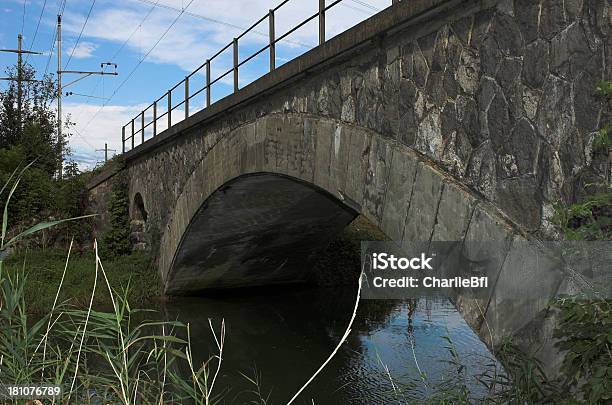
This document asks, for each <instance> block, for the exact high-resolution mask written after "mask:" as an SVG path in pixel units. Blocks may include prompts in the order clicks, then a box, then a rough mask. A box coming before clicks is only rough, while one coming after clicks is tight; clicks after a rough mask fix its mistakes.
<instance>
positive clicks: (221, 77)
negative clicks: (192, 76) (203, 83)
mask: <svg viewBox="0 0 612 405" xmlns="http://www.w3.org/2000/svg"><path fill="white" fill-rule="evenodd" d="M233 71H234V68H231V69H229V70H228V71H227V72H225V73H223V74H222V75H221V76H219V77H217V78H216V79H215V80H213V81H212V82H210V85H211V86H212V85H213V84H215V83H217V82H218V81H219V80H221V79H223V78H224V77H225V76H227V75H229V74H230V73H232V72H233Z"/></svg>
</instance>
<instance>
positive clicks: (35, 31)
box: [26, 0, 47, 63]
mask: <svg viewBox="0 0 612 405" xmlns="http://www.w3.org/2000/svg"><path fill="white" fill-rule="evenodd" d="M45 7H47V0H45V2H44V3H43V6H42V10H41V11H40V16H39V17H38V23H36V29H35V30H34V36H33V37H32V42H30V51H31V50H32V47H33V46H34V41H35V40H36V35H38V28H39V27H40V21H41V20H42V17H43V14H44V12H45ZM29 57H30V55H28V56H26V63H27V62H28V58H29Z"/></svg>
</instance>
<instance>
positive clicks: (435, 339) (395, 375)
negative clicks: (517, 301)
mask: <svg viewBox="0 0 612 405" xmlns="http://www.w3.org/2000/svg"><path fill="white" fill-rule="evenodd" d="M354 294H355V291H354V290H352V289H346V288H334V289H300V290H266V291H259V292H256V293H254V292H248V293H241V294H232V295H225V296H217V297H207V298H202V297H198V298H195V297H191V298H184V299H180V300H176V301H174V302H171V303H168V304H167V305H166V306H165V308H164V311H165V314H166V316H167V317H168V318H170V319H176V318H178V319H179V320H181V321H183V322H185V323H187V322H189V323H190V326H191V338H192V346H193V352H194V357H195V360H196V361H197V362H202V361H205V360H206V359H208V357H209V356H210V355H211V354H212V353H215V344H214V341H213V340H212V337H211V334H210V331H209V329H208V318H211V319H212V320H213V323H215V324H217V325H218V324H220V322H221V320H222V319H225V323H226V343H225V348H224V359H223V365H222V368H221V375H220V376H219V380H218V384H219V385H218V387H217V388H218V390H216V391H217V393H219V392H221V391H222V392H223V395H224V403H227V404H243V403H247V402H249V401H251V400H257V398H256V397H257V395H256V394H255V393H253V390H257V389H259V390H260V392H261V394H262V396H263V397H264V398H266V397H267V396H268V395H269V400H268V402H267V403H268V404H282V403H286V401H287V400H288V399H289V398H291V396H292V395H293V394H294V393H295V392H296V391H297V390H298V389H299V388H300V387H301V386H302V384H303V383H304V382H305V381H306V380H307V379H308V378H309V377H310V376H311V375H312V373H313V372H314V371H315V370H316V369H317V368H318V367H319V365H320V364H321V363H322V362H323V361H324V360H325V359H326V358H327V356H328V355H329V353H330V352H331V351H332V350H333V348H334V347H335V345H336V344H337V342H338V341H339V340H340V337H341V336H342V334H343V333H344V330H345V328H346V325H347V323H348V321H349V318H350V314H351V313H352V309H353V305H354ZM444 336H448V337H449V338H450V340H451V341H452V343H453V345H454V346H455V348H456V350H457V353H458V355H459V356H460V357H461V360H462V362H463V363H464V364H466V366H467V370H468V372H469V373H471V374H477V373H479V372H480V371H481V370H482V369H483V367H484V364H486V363H488V362H489V360H488V359H489V358H490V354H489V353H488V351H487V349H486V347H485V346H484V344H482V342H481V341H480V340H479V339H478V337H477V336H476V335H475V334H474V333H473V332H472V331H471V329H470V328H469V327H468V326H467V324H466V323H465V322H464V321H463V319H462V318H461V316H460V315H459V314H458V313H457V311H456V310H455V309H454V307H453V306H452V304H451V303H450V302H448V301H447V300H446V299H442V298H421V299H419V300H376V301H374V300H371V301H362V302H361V303H360V308H359V311H358V316H357V318H356V320H355V324H354V327H353V332H352V333H351V335H350V336H349V339H348V341H347V343H346V344H345V345H344V346H343V347H342V348H341V350H340V351H339V352H338V355H337V356H336V357H335V358H334V360H333V361H332V362H331V363H330V364H329V365H328V367H327V368H326V369H325V370H324V371H323V372H322V373H321V374H320V375H319V376H318V377H317V379H316V380H315V381H314V382H313V383H312V385H311V386H310V387H309V388H308V389H307V390H306V391H305V392H304V393H303V395H302V396H301V398H300V400H299V401H297V403H300V404H302V403H303V404H312V400H313V399H314V402H315V403H316V404H334V405H337V404H373V403H390V402H396V400H397V399H398V392H400V391H401V392H402V393H405V392H408V391H409V392H410V396H414V395H415V394H416V393H420V394H421V395H427V394H428V390H430V389H431V388H432V387H431V385H432V384H433V383H435V382H436V381H442V380H443V379H444V378H445V376H446V375H448V374H449V373H453V372H455V371H456V370H453V367H452V366H451V365H449V364H448V361H449V360H452V357H451V355H450V351H449V350H448V349H447V348H446V347H447V346H449V343H448V342H447V341H446V340H445V339H444ZM419 370H420V371H419ZM185 372H187V370H185ZM422 374H423V375H426V376H427V379H426V381H427V382H425V381H423V380H422V379H421V375H422ZM245 375H246V376H248V377H249V378H251V379H257V380H258V381H259V387H258V388H257V387H255V386H254V385H253V384H252V383H251V382H249V381H248V380H247V379H246V378H245V377H244V376H245ZM478 389H479V388H478V386H477V384H476V383H475V382H474V383H473V390H478Z"/></svg>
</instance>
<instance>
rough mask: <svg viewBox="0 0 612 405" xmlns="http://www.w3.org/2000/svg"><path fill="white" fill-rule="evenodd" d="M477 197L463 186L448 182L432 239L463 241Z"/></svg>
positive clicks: (441, 199) (445, 185)
mask: <svg viewBox="0 0 612 405" xmlns="http://www.w3.org/2000/svg"><path fill="white" fill-rule="evenodd" d="M476 202H477V201H476V198H474V196H473V195H471V194H470V193H468V192H467V191H465V190H463V189H462V188H461V187H459V186H457V185H455V184H453V183H451V182H448V181H447V182H446V183H445V184H444V190H443V191H442V197H441V198H440V204H439V207H438V213H437V216H436V225H435V227H434V231H433V236H432V239H431V240H432V241H451V242H454V241H461V240H463V239H464V238H465V234H466V232H467V228H468V225H469V223H470V218H471V217H472V212H473V210H474V207H475V206H476Z"/></svg>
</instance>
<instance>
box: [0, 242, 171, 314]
mask: <svg viewBox="0 0 612 405" xmlns="http://www.w3.org/2000/svg"><path fill="white" fill-rule="evenodd" d="M67 255H68V251H67V250H62V249H53V250H34V251H22V252H17V253H15V254H13V255H11V256H9V258H8V259H7V260H6V261H5V262H4V270H5V271H6V272H8V273H13V274H14V273H16V272H17V271H20V270H22V269H23V270H24V272H25V275H26V277H27V282H26V283H25V291H24V297H25V300H26V303H27V310H28V312H30V313H32V314H46V313H48V312H49V310H50V308H51V306H52V305H53V301H54V299H55V296H56V293H57V289H58V287H59V285H60V282H61V279H62V274H63V273H64V267H65V265H66V258H67ZM102 262H103V265H104V270H105V272H106V275H107V277H108V281H109V283H110V285H111V287H112V288H113V289H115V290H117V291H121V290H122V289H124V288H127V287H128V286H129V293H128V299H129V302H130V305H134V306H135V307H138V308H145V307H149V306H150V304H151V303H153V302H154V301H155V300H157V299H159V297H160V295H161V289H160V281H159V277H158V276H157V271H156V270H155V268H154V266H153V261H152V260H151V258H150V257H148V256H147V255H145V254H142V253H133V254H131V255H129V256H120V257H116V258H109V259H102ZM95 271H96V267H95V255H94V253H93V252H84V253H75V252H73V253H72V254H71V256H70V260H69V262H68V266H67V267H66V274H65V276H64V281H63V284H62V289H61V291H60V294H59V297H58V302H64V303H66V304H68V305H71V306H74V307H76V308H86V307H87V305H88V304H89V300H90V299H91V293H92V288H93V285H94V278H95ZM100 277H101V275H100ZM100 280H101V278H99V279H98V281H100ZM111 305H112V303H111V300H110V295H109V293H108V290H107V287H106V285H105V284H104V283H101V282H98V284H97V287H96V293H95V295H94V301H93V307H94V309H97V310H104V309H109V308H110V307H111Z"/></svg>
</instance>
